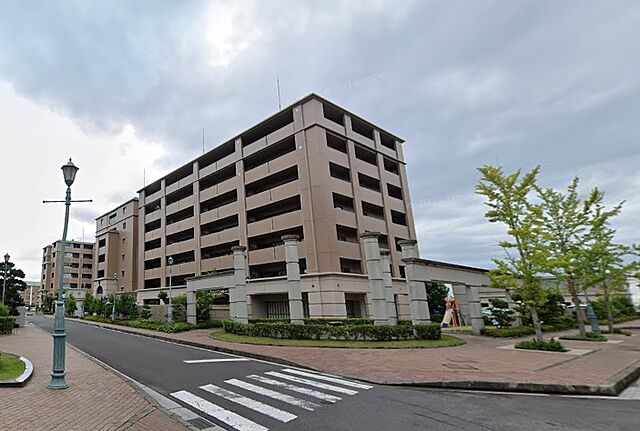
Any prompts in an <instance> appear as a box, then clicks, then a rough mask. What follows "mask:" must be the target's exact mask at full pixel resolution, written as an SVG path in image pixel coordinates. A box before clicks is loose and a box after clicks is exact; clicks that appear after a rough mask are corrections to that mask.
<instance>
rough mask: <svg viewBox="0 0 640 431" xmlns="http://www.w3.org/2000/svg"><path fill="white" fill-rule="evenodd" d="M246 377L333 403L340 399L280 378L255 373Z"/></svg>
mask: <svg viewBox="0 0 640 431" xmlns="http://www.w3.org/2000/svg"><path fill="white" fill-rule="evenodd" d="M247 378H248V379H253V380H257V381H258V382H261V383H265V384H267V385H271V386H277V387H280V388H284V389H286V390H288V391H291V392H297V393H299V394H304V395H308V396H310V397H314V398H318V399H321V400H323V401H327V402H329V403H332V404H333V403H335V402H336V401H340V400H341V399H342V398H340V397H336V396H335V395H329V394H325V393H324V392H320V391H314V390H313V389H309V388H303V387H301V386H295V385H291V384H289V383H285V382H281V381H280V380H273V379H270V378H268V377H263V376H257V375H255V374H252V375H250V376H247Z"/></svg>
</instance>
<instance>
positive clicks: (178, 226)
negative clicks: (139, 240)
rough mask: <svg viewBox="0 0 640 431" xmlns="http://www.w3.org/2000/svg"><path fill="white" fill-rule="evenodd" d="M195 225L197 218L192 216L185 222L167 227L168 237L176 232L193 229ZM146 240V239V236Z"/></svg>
mask: <svg viewBox="0 0 640 431" xmlns="http://www.w3.org/2000/svg"><path fill="white" fill-rule="evenodd" d="M194 224H195V217H194V216H191V217H189V218H186V219H184V220H181V221H179V222H176V223H172V224H170V225H167V227H166V231H167V235H171V234H174V233H176V232H180V231H182V230H185V229H188V228H190V227H193V226H194ZM158 231H160V230H158ZM145 238H146V235H145ZM156 238H158V237H157V236H156ZM152 239H153V238H152Z"/></svg>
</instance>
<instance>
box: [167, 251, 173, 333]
mask: <svg viewBox="0 0 640 431" xmlns="http://www.w3.org/2000/svg"><path fill="white" fill-rule="evenodd" d="M167 263H168V264H169V310H168V311H167V323H169V324H171V323H173V309H172V307H171V269H172V267H173V257H169V259H167Z"/></svg>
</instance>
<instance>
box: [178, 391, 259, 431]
mask: <svg viewBox="0 0 640 431" xmlns="http://www.w3.org/2000/svg"><path fill="white" fill-rule="evenodd" d="M171 396H172V397H174V398H177V399H179V400H180V401H183V402H185V403H187V404H189V405H190V406H191V407H194V408H196V409H198V410H200V411H201V412H204V413H206V414H208V415H209V416H211V417H214V418H216V419H218V420H219V421H222V422H224V423H226V424H227V425H229V426H231V427H233V428H234V429H237V430H238V431H269V428H265V427H263V426H262V425H260V424H257V423H255V422H253V421H250V420H249V419H247V418H245V417H243V416H240V415H239V414H236V413H234V412H231V411H229V410H225V409H223V408H222V407H220V406H218V405H216V404H213V403H211V402H209V401H207V400H205V399H204V398H200V397H198V396H196V395H193V394H192V393H191V392H187V391H178V392H173V393H172V394H171Z"/></svg>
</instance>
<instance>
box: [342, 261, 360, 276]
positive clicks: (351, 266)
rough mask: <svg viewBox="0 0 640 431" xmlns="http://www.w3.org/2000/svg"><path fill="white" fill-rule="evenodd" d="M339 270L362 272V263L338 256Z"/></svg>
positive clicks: (352, 272) (353, 272) (354, 272)
mask: <svg viewBox="0 0 640 431" xmlns="http://www.w3.org/2000/svg"><path fill="white" fill-rule="evenodd" d="M340 272H346V273H351V274H362V265H361V263H360V261H359V260H356V259H347V258H344V257H341V258H340Z"/></svg>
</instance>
